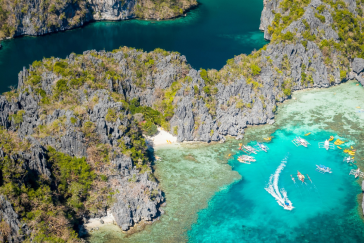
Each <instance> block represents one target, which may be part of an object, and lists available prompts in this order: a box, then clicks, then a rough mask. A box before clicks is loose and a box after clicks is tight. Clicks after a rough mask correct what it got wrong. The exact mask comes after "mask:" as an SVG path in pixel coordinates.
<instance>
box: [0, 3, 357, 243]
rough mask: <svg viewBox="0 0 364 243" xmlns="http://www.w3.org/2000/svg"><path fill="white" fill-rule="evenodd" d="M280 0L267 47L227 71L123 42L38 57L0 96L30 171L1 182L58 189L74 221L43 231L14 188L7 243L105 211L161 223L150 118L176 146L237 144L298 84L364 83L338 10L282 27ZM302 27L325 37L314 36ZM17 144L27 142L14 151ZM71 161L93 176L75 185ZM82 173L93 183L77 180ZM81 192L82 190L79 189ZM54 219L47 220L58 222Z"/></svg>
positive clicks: (309, 9) (2, 215) (315, 12)
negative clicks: (344, 45) (68, 167)
mask: <svg viewBox="0 0 364 243" xmlns="http://www.w3.org/2000/svg"><path fill="white" fill-rule="evenodd" d="M285 2H286V1H284V0H282V1H276V0H272V1H265V7H264V9H263V12H262V21H261V26H260V29H261V30H264V32H265V38H267V39H271V43H270V44H268V45H266V46H265V47H264V48H262V49H261V50H259V51H257V52H253V53H252V54H251V55H249V56H246V55H239V56H236V57H235V58H233V59H230V60H228V61H227V64H226V65H225V66H224V67H223V68H222V69H221V70H204V69H201V70H195V69H193V68H191V66H190V65H189V64H188V63H187V60H186V57H185V56H183V55H180V54H179V53H173V52H167V51H164V50H161V49H157V50H155V51H153V52H149V53H147V52H143V51H140V50H135V49H132V48H127V47H124V48H120V49H118V50H114V51H112V52H105V51H99V52H97V51H94V50H91V51H86V52H84V53H83V54H82V55H75V54H70V55H69V56H68V57H67V58H66V59H59V58H49V59H43V60H42V61H35V62H34V63H33V64H32V65H31V66H30V67H29V68H28V69H26V68H24V69H23V70H22V71H21V72H20V73H19V76H18V80H19V83H18V89H17V90H13V91H10V92H7V93H5V94H4V95H2V96H0V125H1V126H2V128H3V130H1V132H2V134H3V136H2V137H3V140H0V145H1V146H0V148H1V149H0V155H1V156H0V158H1V160H2V161H7V163H10V164H11V165H12V166H14V165H16V164H18V163H22V164H23V167H22V171H20V172H17V173H20V174H22V175H24V177H22V179H21V180H20V179H19V177H16V176H14V175H12V174H11V173H10V172H9V171H6V173H10V174H9V175H7V176H6V177H4V178H6V180H9V181H6V183H12V184H14V185H17V186H19V187H22V186H25V187H29V188H32V187H33V186H34V185H38V184H42V183H45V182H46V184H47V185H48V186H49V190H50V191H54V192H55V193H54V194H52V195H51V194H50V197H51V198H52V200H53V202H52V203H53V204H51V205H52V207H51V206H50V205H49V202H47V203H46V205H47V207H48V208H52V209H49V210H51V211H52V210H53V211H54V208H57V205H58V204H57V203H55V202H58V201H60V202H65V201H68V202H71V203H68V204H67V205H66V204H63V207H66V209H67V210H66V211H69V212H72V215H73V218H72V220H68V221H67V219H65V222H67V223H65V224H64V225H63V226H62V227H63V228H62V229H63V230H64V231H63V234H59V233H58V231H51V230H50V231H49V232H46V233H44V232H43V231H42V230H43V229H41V228H40V227H39V225H37V224H36V223H35V222H36V221H37V220H38V221H39V218H37V216H35V215H36V214H35V211H37V210H39V208H36V207H34V208H32V207H28V206H25V202H20V204H19V202H17V200H16V199H17V198H19V197H20V195H18V194H16V193H15V192H12V193H9V196H7V197H8V198H7V199H5V198H3V199H2V200H3V201H4V200H5V201H6V202H7V203H6V205H15V203H17V205H16V206H17V207H14V209H15V208H16V209H17V210H18V212H15V211H14V209H13V208H12V207H11V206H10V207H8V206H7V207H5V208H0V209H1V211H0V220H1V219H4V220H5V222H6V224H7V226H6V227H9V228H10V229H11V230H10V232H11V233H9V235H8V239H10V240H11V239H16V238H17V239H23V238H30V239H34V238H35V237H37V235H40V232H41V233H42V234H47V235H52V237H59V238H62V237H65V236H64V235H66V234H65V233H64V232H67V234H70V235H71V234H72V233H70V232H72V228H75V227H79V230H81V229H82V230H83V227H82V225H83V224H84V223H85V222H86V221H87V220H88V219H89V218H100V217H103V216H106V215H107V212H108V211H111V213H112V215H113V217H114V219H115V221H116V223H117V225H118V226H119V227H120V228H122V229H123V230H128V229H129V228H130V227H132V226H133V225H135V224H137V223H139V222H141V221H153V220H155V219H156V218H158V217H159V216H160V215H161V214H162V213H163V210H162V209H160V206H161V205H162V204H163V203H164V201H165V198H164V195H163V192H162V191H161V190H160V189H159V184H158V181H157V180H156V178H155V177H154V174H153V170H152V163H153V154H152V153H151V152H150V151H148V150H147V145H146V143H145V140H144V138H143V134H145V133H150V132H151V131H153V130H154V127H153V126H155V124H157V125H159V126H162V127H163V128H164V129H165V130H167V131H169V132H170V133H171V134H173V135H176V136H177V141H179V142H183V141H203V142H210V141H224V140H225V136H227V135H230V136H235V137H236V138H237V139H241V138H243V136H244V129H245V128H246V127H247V126H249V125H260V124H267V123H268V124H272V123H274V117H275V112H276V109H277V103H279V102H283V101H284V100H286V99H289V98H290V96H291V92H293V91H295V90H302V89H308V88H327V87H330V86H333V85H337V84H340V83H341V82H343V81H345V80H347V79H352V78H355V79H357V80H358V81H359V82H360V83H361V84H362V85H364V77H363V70H364V60H363V59H361V58H360V57H356V56H355V55H356V53H355V52H354V53H351V54H350V53H349V54H350V55H352V57H349V56H348V55H347V53H343V52H342V51H339V50H337V49H330V48H334V47H335V48H336V47H337V46H339V45H340V43H341V42H340V41H342V40H340V38H341V37H340V36H341V35H342V33H341V32H340V33H339V34H338V33H336V31H335V30H334V28H333V27H332V26H333V25H334V24H335V22H334V19H333V18H332V17H330V16H331V14H334V13H335V12H334V11H335V10H334V8H333V7H331V6H329V5H328V4H327V3H324V2H321V1H319V0H313V1H311V2H310V3H307V4H306V5H302V6H301V7H302V9H303V11H304V12H303V13H300V17H295V18H293V20H292V21H291V22H288V23H285V22H284V21H285V20H280V18H281V17H279V15H278V17H277V14H278V13H279V14H280V15H287V14H288V15H287V16H289V14H290V11H289V8H288V9H284V7H282V6H283V5H280V4H281V3H283V4H285ZM300 4H302V3H300ZM353 4H356V3H355V2H352V1H349V2H348V5H347V6H340V8H344V7H346V8H347V9H348V12H347V14H349V13H351V14H352V15H353V16H354V14H355V13H356V10H355V9H353ZM322 6H323V7H322ZM335 6H336V5H334V7H335ZM358 7H360V8H362V7H361V5H360V6H358ZM338 11H339V10H338ZM114 16H120V14H117V15H114ZM321 16H324V19H325V21H322V17H321ZM118 18H119V17H118ZM100 19H102V15H101V17H100ZM277 19H278V20H277ZM320 19H321V20H320ZM276 21H278V22H279V21H281V22H280V23H281V24H282V25H284V26H286V27H285V29H282V30H281V32H280V33H278V32H275V29H274V28H273V30H272V25H274V22H276ZM282 21H283V22H282ZM277 28H278V27H277ZM29 30H31V29H29ZM27 31H28V30H27ZM307 31H311V32H309V33H310V35H312V36H316V37H317V38H318V39H312V38H311V39H308V40H307V39H306V38H305V37H304V36H307ZM293 32H294V34H293ZM20 33H25V32H20ZM29 33H38V32H32V31H31V32H29ZM278 35H282V36H278ZM353 38H354V37H353ZM328 40H329V41H330V43H331V42H332V43H333V44H332V45H333V47H332V46H330V45H331V44H328V43H329V41H328ZM353 55H354V56H355V57H354V56H353ZM21 143H23V144H25V145H26V146H22V147H19V148H17V149H13V150H9V149H8V148H7V145H8V144H21ZM14 146H15V145H14ZM55 151H56V152H55ZM76 159H81V160H80V161H79V160H77V163H76V164H77V165H78V164H80V163H81V164H82V163H86V164H85V165H84V166H86V167H87V169H86V171H84V170H81V172H80V174H79V175H77V176H76V177H74V178H73V180H75V181H72V180H71V181H68V180H65V179H62V178H63V177H62V176H66V175H63V174H62V173H63V172H62V171H64V167H62V166H63V165H64V163H71V162H72V161H74V160H76ZM83 160H84V161H83ZM76 171H77V170H76ZM3 173H4V172H3ZM69 173H71V172H69ZM81 173H86V174H88V176H87V177H92V178H94V181H93V182H89V181H87V180H82V181H79V178H82V175H83V174H81ZM28 174H32V175H36V176H35V177H27V176H26V175H28ZM59 184H61V185H62V187H59V186H56V185H59ZM77 187H80V188H87V190H80V192H79V193H75V191H74V190H75V188H77ZM1 188H2V191H0V193H3V192H5V191H4V190H5V189H6V188H5V187H3V184H0V189H1ZM36 189H37V187H34V188H32V190H36ZM22 193H23V194H21V195H23V196H26V195H27V197H30V195H33V194H31V193H30V192H29V191H25V192H22ZM3 194H5V193H3ZM23 204H24V205H23ZM70 205H71V206H70ZM19 208H24V209H22V210H20V209H19ZM29 208H30V209H29ZM53 211H52V213H54V212H53ZM20 215H31V216H32V215H34V217H33V216H32V217H31V216H29V217H28V219H27V218H25V217H24V216H20ZM42 217H44V216H42ZM17 220H18V221H17ZM19 220H20V221H22V222H23V221H24V222H27V223H24V224H23V225H24V227H26V229H27V230H21V231H20V228H19V227H18V225H19V223H18V222H19ZM43 220H45V219H43ZM52 220H53V219H51V218H50V217H48V218H46V220H45V221H46V222H47V223H48V224H49V225H51V224H52ZM14 222H16V224H15V223H14ZM28 224H29V225H31V227H29V228H28V226H27V225H28ZM15 225H16V226H15ZM70 225H72V227H70ZM19 232H23V233H22V234H21V233H19ZM9 237H10V238H9ZM18 241H21V240H18Z"/></svg>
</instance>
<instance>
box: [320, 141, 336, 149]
mask: <svg viewBox="0 0 364 243" xmlns="http://www.w3.org/2000/svg"><path fill="white" fill-rule="evenodd" d="M318 146H319V148H324V149H326V150H329V149H335V145H334V144H332V143H330V141H329V140H326V141H325V142H320V143H319V144H318Z"/></svg>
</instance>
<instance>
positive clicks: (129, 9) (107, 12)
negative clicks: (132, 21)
mask: <svg viewBox="0 0 364 243" xmlns="http://www.w3.org/2000/svg"><path fill="white" fill-rule="evenodd" d="M135 4H136V0H128V1H124V2H121V1H117V0H91V1H90V7H91V8H92V10H93V12H94V14H93V19H95V20H124V19H129V18H132V17H134V6H135Z"/></svg>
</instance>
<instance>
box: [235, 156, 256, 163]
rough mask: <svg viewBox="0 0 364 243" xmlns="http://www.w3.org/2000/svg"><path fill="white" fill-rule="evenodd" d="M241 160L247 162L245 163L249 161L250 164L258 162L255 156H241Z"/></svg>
mask: <svg viewBox="0 0 364 243" xmlns="http://www.w3.org/2000/svg"><path fill="white" fill-rule="evenodd" d="M239 159H241V160H245V161H249V162H255V161H257V160H256V159H255V158H254V157H253V156H249V155H242V156H239Z"/></svg>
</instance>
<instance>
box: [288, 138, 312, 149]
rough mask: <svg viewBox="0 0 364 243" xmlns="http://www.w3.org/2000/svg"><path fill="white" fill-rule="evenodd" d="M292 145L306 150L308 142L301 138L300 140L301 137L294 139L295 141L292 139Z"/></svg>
mask: <svg viewBox="0 0 364 243" xmlns="http://www.w3.org/2000/svg"><path fill="white" fill-rule="evenodd" d="M292 142H293V143H294V145H296V146H300V145H302V146H303V147H306V148H307V146H308V144H309V143H308V142H307V141H306V140H305V139H303V138H301V137H296V138H295V139H293V141H292Z"/></svg>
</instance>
